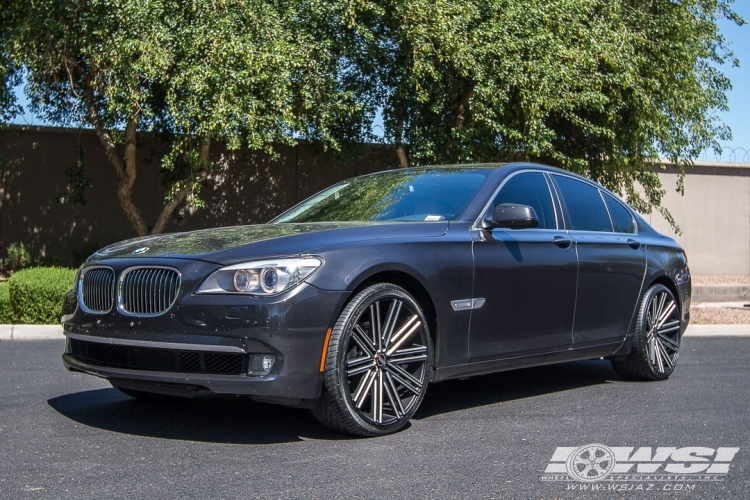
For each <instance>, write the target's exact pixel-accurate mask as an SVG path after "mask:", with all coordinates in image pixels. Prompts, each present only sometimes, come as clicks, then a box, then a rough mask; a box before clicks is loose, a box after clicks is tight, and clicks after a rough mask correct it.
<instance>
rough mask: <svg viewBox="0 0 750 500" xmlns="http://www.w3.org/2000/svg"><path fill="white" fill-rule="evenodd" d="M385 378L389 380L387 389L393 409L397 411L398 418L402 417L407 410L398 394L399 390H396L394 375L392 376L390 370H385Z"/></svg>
mask: <svg viewBox="0 0 750 500" xmlns="http://www.w3.org/2000/svg"><path fill="white" fill-rule="evenodd" d="M385 380H386V382H387V384H386V390H387V391H388V399H389V400H390V401H391V406H392V407H393V411H394V413H396V418H401V416H402V415H403V414H404V413H406V412H405V411H404V406H403V405H402V404H401V398H400V397H399V395H398V390H396V384H394V383H393V377H391V373H390V372H388V371H386V372H385Z"/></svg>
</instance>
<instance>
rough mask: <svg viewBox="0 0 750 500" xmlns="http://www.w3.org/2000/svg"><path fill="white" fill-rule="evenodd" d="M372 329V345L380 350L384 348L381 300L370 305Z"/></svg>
mask: <svg viewBox="0 0 750 500" xmlns="http://www.w3.org/2000/svg"><path fill="white" fill-rule="evenodd" d="M370 331H371V333H372V345H374V346H376V348H377V349H378V350H380V349H382V348H383V346H382V337H381V336H380V302H375V303H374V304H373V305H371V306H370Z"/></svg>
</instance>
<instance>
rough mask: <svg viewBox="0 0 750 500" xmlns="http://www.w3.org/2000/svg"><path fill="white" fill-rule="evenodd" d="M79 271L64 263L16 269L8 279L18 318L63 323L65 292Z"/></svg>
mask: <svg viewBox="0 0 750 500" xmlns="http://www.w3.org/2000/svg"><path fill="white" fill-rule="evenodd" d="M75 275H76V270H75V269H67V268H63V267H32V268H29V269H24V270H21V271H18V272H17V273H14V274H13V276H11V277H10V279H9V280H8V284H9V291H10V305H11V308H12V311H13V319H14V322H15V323H21V324H54V323H59V322H60V317H61V316H62V301H63V295H65V292H67V291H68V290H70V289H71V287H72V286H73V280H74V279H75Z"/></svg>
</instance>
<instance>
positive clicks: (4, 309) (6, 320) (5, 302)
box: [0, 281, 13, 325]
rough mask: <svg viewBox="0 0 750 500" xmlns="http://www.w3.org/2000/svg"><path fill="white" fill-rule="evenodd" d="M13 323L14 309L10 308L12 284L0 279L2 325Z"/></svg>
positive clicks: (0, 321) (0, 320)
mask: <svg viewBox="0 0 750 500" xmlns="http://www.w3.org/2000/svg"><path fill="white" fill-rule="evenodd" d="M10 323H13V310H12V309H11V308H10V284H9V283H8V282H7V281H0V325H7V324H10Z"/></svg>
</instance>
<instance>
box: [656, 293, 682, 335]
mask: <svg viewBox="0 0 750 500" xmlns="http://www.w3.org/2000/svg"><path fill="white" fill-rule="evenodd" d="M665 295H666V294H665ZM676 309H677V304H675V303H674V301H673V300H670V301H669V304H668V305H667V307H666V308H665V310H664V312H663V313H662V314H661V316H659V320H658V321H657V322H656V329H657V330H660V329H661V327H662V326H663V325H664V322H665V321H667V319H669V317H670V316H671V315H672V312H673V311H675V310H676Z"/></svg>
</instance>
